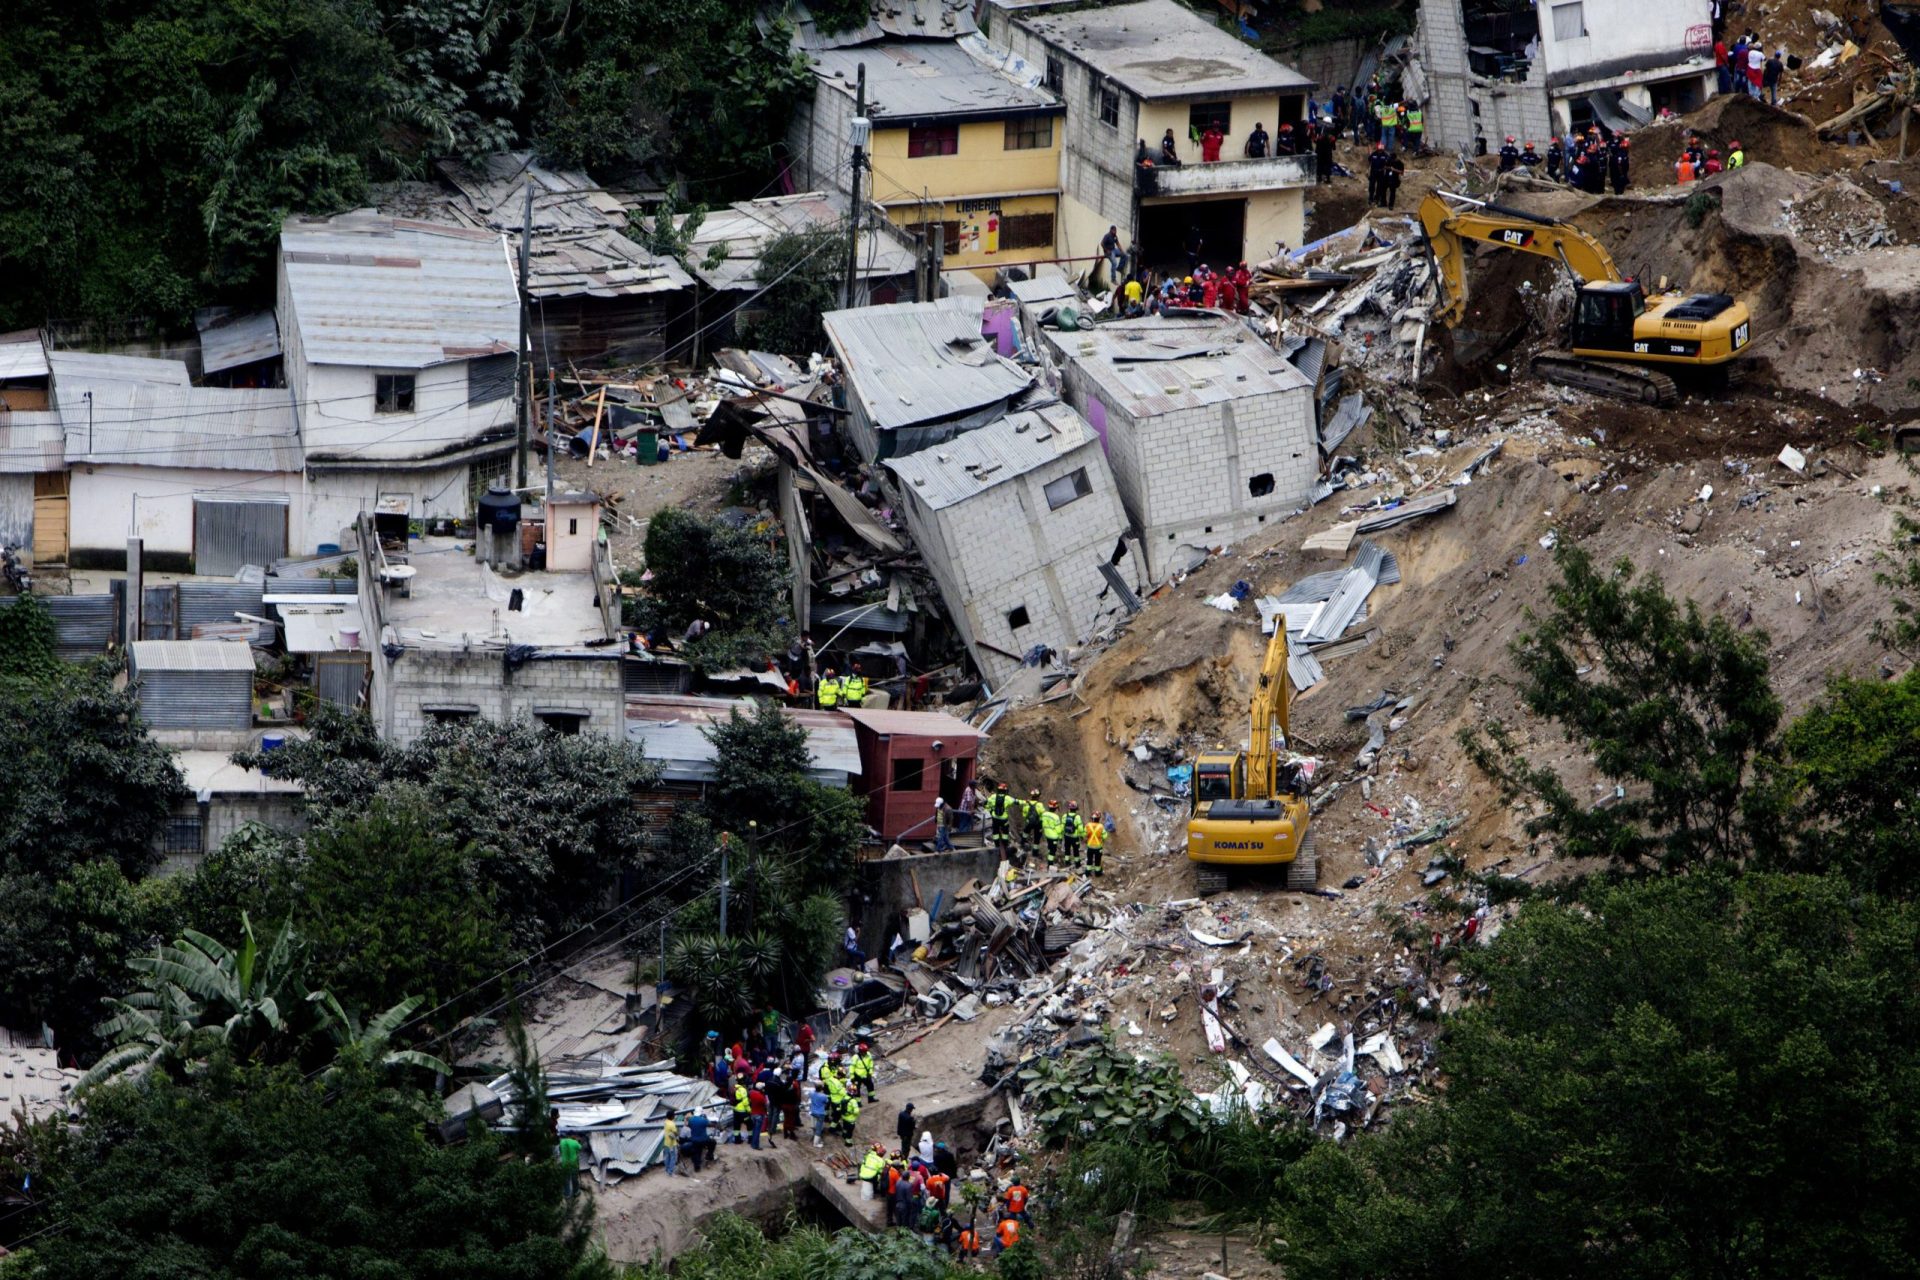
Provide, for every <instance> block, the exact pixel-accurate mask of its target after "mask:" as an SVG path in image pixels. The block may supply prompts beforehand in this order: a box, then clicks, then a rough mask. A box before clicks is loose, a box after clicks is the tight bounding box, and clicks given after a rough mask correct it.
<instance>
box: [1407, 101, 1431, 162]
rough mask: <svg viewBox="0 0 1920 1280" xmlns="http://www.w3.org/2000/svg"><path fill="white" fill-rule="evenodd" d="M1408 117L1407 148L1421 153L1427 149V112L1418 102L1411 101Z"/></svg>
mask: <svg viewBox="0 0 1920 1280" xmlns="http://www.w3.org/2000/svg"><path fill="white" fill-rule="evenodd" d="M1406 117H1407V150H1409V151H1411V152H1413V154H1415V155H1420V154H1421V153H1423V152H1424V151H1426V149H1427V113H1426V112H1424V111H1422V110H1421V109H1420V104H1419V103H1418V102H1409V103H1408V104H1407V106H1406Z"/></svg>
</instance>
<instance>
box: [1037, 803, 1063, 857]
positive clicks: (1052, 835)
mask: <svg viewBox="0 0 1920 1280" xmlns="http://www.w3.org/2000/svg"><path fill="white" fill-rule="evenodd" d="M1066 830H1067V824H1066V821H1065V819H1063V818H1062V817H1061V816H1060V802H1059V801H1058V800H1052V801H1049V802H1048V803H1047V807H1046V808H1044V809H1042V810H1041V811H1040V835H1041V838H1042V839H1044V840H1045V841H1046V842H1047V867H1048V869H1049V870H1051V869H1052V868H1053V867H1055V866H1056V865H1058V864H1059V861H1060V839H1061V837H1062V836H1063V835H1065V834H1066Z"/></svg>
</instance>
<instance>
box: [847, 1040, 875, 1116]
mask: <svg viewBox="0 0 1920 1280" xmlns="http://www.w3.org/2000/svg"><path fill="white" fill-rule="evenodd" d="M847 1081H848V1083H849V1084H850V1085H851V1086H852V1088H853V1092H854V1093H855V1094H856V1095H857V1094H859V1093H860V1092H862V1091H863V1090H864V1091H865V1093H866V1095H867V1101H869V1102H872V1101H874V1100H876V1099H877V1098H878V1097H879V1094H877V1093H875V1092H874V1088H873V1051H872V1050H871V1049H870V1048H869V1047H868V1045H867V1044H866V1042H865V1041H862V1042H861V1044H860V1047H859V1048H858V1049H856V1050H855V1051H854V1054H853V1061H852V1062H850V1063H848V1064H847Z"/></svg>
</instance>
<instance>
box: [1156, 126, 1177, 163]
mask: <svg viewBox="0 0 1920 1280" xmlns="http://www.w3.org/2000/svg"><path fill="white" fill-rule="evenodd" d="M1160 163H1161V164H1163V165H1166V166H1168V167H1175V166H1178V165H1179V163H1180V148H1179V147H1178V146H1177V145H1176V144H1175V143H1174V140H1173V130H1171V129H1169V130H1167V133H1166V136H1165V137H1163V138H1161V139H1160Z"/></svg>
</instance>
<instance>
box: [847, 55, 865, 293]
mask: <svg viewBox="0 0 1920 1280" xmlns="http://www.w3.org/2000/svg"><path fill="white" fill-rule="evenodd" d="M858 72H859V74H858V76H857V78H856V79H855V81H854V90H853V119H852V120H851V121H849V122H848V125H847V137H848V140H849V141H850V142H852V143H853V173H852V182H853V205H852V207H851V208H850V209H849V210H848V211H847V278H846V279H845V280H844V281H842V282H841V285H840V305H841V306H842V307H851V306H853V304H854V296H855V289H856V286H855V284H854V275H855V272H856V271H857V269H858V268H859V265H860V171H861V170H862V169H864V168H865V167H866V164H867V138H868V136H869V135H870V134H871V133H872V130H873V122H872V121H871V120H868V119H867V64H866V63H864V62H863V63H861V64H860V66H859V68H858Z"/></svg>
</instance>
